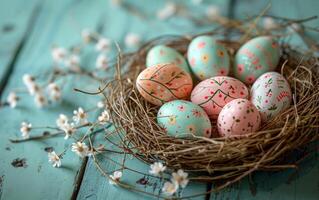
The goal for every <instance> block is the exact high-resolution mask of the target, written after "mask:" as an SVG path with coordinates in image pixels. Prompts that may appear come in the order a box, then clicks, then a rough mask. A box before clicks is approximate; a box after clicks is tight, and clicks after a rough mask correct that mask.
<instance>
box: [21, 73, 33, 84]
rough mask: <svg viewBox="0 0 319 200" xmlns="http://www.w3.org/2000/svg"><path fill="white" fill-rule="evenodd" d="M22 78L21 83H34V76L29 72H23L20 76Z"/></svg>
mask: <svg viewBox="0 0 319 200" xmlns="http://www.w3.org/2000/svg"><path fill="white" fill-rule="evenodd" d="M22 80H23V83H24V84H25V85H26V86H28V85H30V84H33V83H34V77H33V76H31V75H30V74H24V75H23V76H22Z"/></svg>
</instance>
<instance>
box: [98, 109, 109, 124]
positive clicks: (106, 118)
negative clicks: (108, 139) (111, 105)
mask: <svg viewBox="0 0 319 200" xmlns="http://www.w3.org/2000/svg"><path fill="white" fill-rule="evenodd" d="M98 120H99V122H100V123H101V124H105V123H106V122H108V121H109V120H110V114H109V112H107V110H104V111H103V112H102V113H101V115H100V116H99V117H98Z"/></svg>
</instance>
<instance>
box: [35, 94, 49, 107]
mask: <svg viewBox="0 0 319 200" xmlns="http://www.w3.org/2000/svg"><path fill="white" fill-rule="evenodd" d="M34 102H35V104H36V105H37V106H38V107H39V108H43V107H44V106H45V105H46V104H47V99H46V98H45V96H44V95H42V94H41V93H39V92H38V93H36V94H35V96H34Z"/></svg>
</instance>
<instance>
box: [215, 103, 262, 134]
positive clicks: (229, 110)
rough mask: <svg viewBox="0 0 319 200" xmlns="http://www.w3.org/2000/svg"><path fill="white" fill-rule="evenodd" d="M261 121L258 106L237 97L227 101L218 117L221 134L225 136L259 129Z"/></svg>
mask: <svg viewBox="0 0 319 200" xmlns="http://www.w3.org/2000/svg"><path fill="white" fill-rule="evenodd" d="M260 123H261V117H260V114H259V112H258V110H257V108H256V107H255V106H254V105H253V104H252V103H251V102H250V101H248V100H247V99H235V100H232V101H231V102H229V103H227V104H226V105H225V107H224V108H223V109H222V111H221V112H220V113H219V116H218V119H217V127H218V132H219V135H220V136H225V137H229V136H236V135H237V136H238V135H244V134H247V133H251V132H254V131H257V130H258V129H259V128H260Z"/></svg>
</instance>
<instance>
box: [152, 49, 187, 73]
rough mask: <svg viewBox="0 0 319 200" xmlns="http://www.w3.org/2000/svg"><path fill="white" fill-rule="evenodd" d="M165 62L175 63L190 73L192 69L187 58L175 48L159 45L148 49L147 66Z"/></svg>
mask: <svg viewBox="0 0 319 200" xmlns="http://www.w3.org/2000/svg"><path fill="white" fill-rule="evenodd" d="M164 63H174V64H175V65H177V66H179V67H181V68H182V69H183V70H185V71H186V72H188V73H190V69H189V66H188V64H187V62H186V60H185V58H184V57H183V56H182V54H180V53H179V52H178V51H176V50H175V49H173V48H170V47H168V46H165V45H157V46H154V47H153V48H151V49H150V50H149V51H148V53H147V56H146V67H151V66H155V65H157V64H164Z"/></svg>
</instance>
